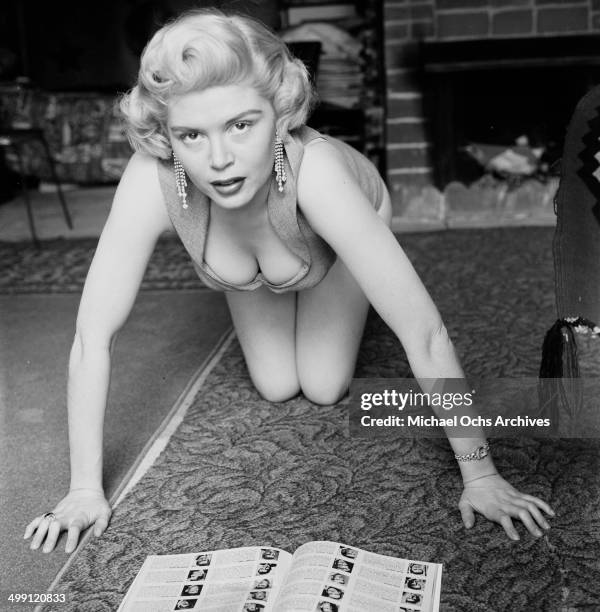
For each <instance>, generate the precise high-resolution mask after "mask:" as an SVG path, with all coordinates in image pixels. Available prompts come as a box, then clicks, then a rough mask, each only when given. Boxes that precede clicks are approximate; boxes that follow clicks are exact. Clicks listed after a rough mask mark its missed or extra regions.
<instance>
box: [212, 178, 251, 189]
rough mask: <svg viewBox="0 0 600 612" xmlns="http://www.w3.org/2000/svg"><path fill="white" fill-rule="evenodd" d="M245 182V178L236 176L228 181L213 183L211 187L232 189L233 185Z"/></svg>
mask: <svg viewBox="0 0 600 612" xmlns="http://www.w3.org/2000/svg"><path fill="white" fill-rule="evenodd" d="M243 180H244V179H243V177H241V176H236V177H234V178H230V179H226V180H223V181H212V182H211V185H213V186H214V187H230V186H231V185H235V184H236V183H239V182H240V181H243Z"/></svg>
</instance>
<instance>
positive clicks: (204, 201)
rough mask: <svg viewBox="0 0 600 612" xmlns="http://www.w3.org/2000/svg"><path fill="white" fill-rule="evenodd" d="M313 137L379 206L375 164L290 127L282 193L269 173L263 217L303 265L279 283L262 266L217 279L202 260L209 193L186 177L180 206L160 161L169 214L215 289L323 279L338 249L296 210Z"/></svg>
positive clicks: (301, 285) (295, 286)
mask: <svg viewBox="0 0 600 612" xmlns="http://www.w3.org/2000/svg"><path fill="white" fill-rule="evenodd" d="M317 138H323V139H325V140H327V141H328V142H330V143H331V144H333V145H334V146H335V147H336V149H338V150H339V151H340V152H341V153H342V155H343V157H344V159H345V161H346V163H347V164H348V166H349V168H350V169H351V171H352V173H353V174H354V176H355V177H356V179H357V181H358V184H359V186H360V188H361V190H362V191H363V193H364V194H365V195H366V196H367V198H368V199H369V201H370V202H371V203H372V205H373V207H374V208H375V209H379V206H380V205H381V201H382V198H383V194H384V193H385V191H384V189H385V186H384V184H383V180H382V179H381V176H380V175H379V172H378V171H377V169H376V168H375V166H374V165H373V164H372V163H371V162H370V161H369V160H368V159H367V158H366V157H364V156H363V155H362V154H361V153H359V152H358V151H356V150H355V149H353V148H352V147H350V146H349V145H347V144H346V143H344V142H342V141H340V140H338V139H336V138H332V137H331V136H324V135H321V134H320V133H319V132H317V131H315V130H313V129H311V128H309V127H306V126H303V127H301V128H299V129H297V130H294V131H293V132H291V133H290V134H289V135H288V136H287V137H286V138H285V140H284V143H283V144H284V149H285V156H284V158H285V159H284V163H285V169H286V173H287V181H286V183H285V184H284V189H283V192H280V191H278V188H277V183H276V182H275V178H273V180H272V182H271V186H270V189H269V195H268V197H267V216H268V219H269V222H270V224H271V226H272V227H273V229H274V231H275V233H276V234H277V236H278V237H279V238H280V239H281V241H282V242H283V244H284V245H286V247H287V248H288V249H289V250H290V251H291V252H292V253H293V254H294V255H296V256H297V257H298V258H299V259H300V261H301V262H302V265H301V267H300V270H299V271H298V273H297V274H296V275H295V276H294V277H292V278H290V279H289V280H287V281H285V282H283V283H277V284H276V283H270V282H269V281H268V280H267V279H265V278H264V277H263V275H262V273H261V272H260V270H259V272H258V274H257V275H256V277H255V278H254V280H252V281H250V282H249V283H245V284H243V285H235V284H232V283H229V282H227V281H225V280H223V279H222V278H219V276H218V275H217V274H216V273H215V272H214V271H213V270H212V268H211V267H210V266H209V265H208V264H207V263H206V261H205V260H204V249H205V244H206V236H207V234H208V228H209V224H210V200H209V198H208V197H207V196H206V195H204V194H203V193H201V192H200V191H199V190H198V189H197V188H196V187H195V186H194V184H193V183H192V182H191V181H188V187H187V202H188V208H186V209H184V208H183V206H182V205H181V200H180V198H179V196H178V195H177V186H176V183H175V173H174V170H173V160H172V159H168V160H158V177H159V181H160V186H161V189H162V192H163V196H164V198H165V202H166V206H167V211H168V213H169V217H170V218H171V222H172V223H173V226H174V228H175V231H176V232H177V234H178V235H179V237H180V239H181V241H182V243H183V246H184V247H185V249H186V250H187V252H188V253H189V254H190V256H191V258H192V262H193V264H194V268H195V269H196V272H197V273H198V276H199V277H200V279H201V280H202V282H204V284H206V285H207V286H208V287H210V288H212V289H216V290H218V291H252V290H254V289H257V288H258V287H261V286H263V285H264V286H266V287H267V288H269V289H270V290H271V291H273V292H275V293H283V292H285V291H301V290H303V289H308V288H310V287H314V286H315V285H317V284H318V283H319V282H320V281H321V280H322V279H323V278H324V276H325V275H326V274H327V272H328V270H329V268H330V267H331V265H332V264H333V262H334V261H335V259H336V254H335V252H334V251H333V249H332V248H331V247H330V246H329V245H328V244H327V242H325V241H324V240H323V239H322V238H321V237H320V236H318V235H317V234H316V233H315V232H314V231H313V230H312V228H311V227H310V225H309V224H308V222H307V221H306V219H305V218H304V215H303V214H302V211H301V210H299V209H298V205H297V198H296V179H297V176H298V170H299V168H300V164H301V162H302V156H303V153H304V147H305V145H306V144H307V143H309V142H310V141H312V140H315V139H317Z"/></svg>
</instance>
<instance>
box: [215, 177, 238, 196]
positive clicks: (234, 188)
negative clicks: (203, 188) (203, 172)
mask: <svg viewBox="0 0 600 612" xmlns="http://www.w3.org/2000/svg"><path fill="white" fill-rule="evenodd" d="M244 180H245V179H244V178H243V177H239V176H238V177H235V178H232V179H228V180H226V181H213V182H212V183H211V185H212V186H213V188H214V190H215V191H216V192H217V193H219V194H221V195H233V194H234V193H237V192H238V191H239V190H240V189H241V188H242V185H243V184H244Z"/></svg>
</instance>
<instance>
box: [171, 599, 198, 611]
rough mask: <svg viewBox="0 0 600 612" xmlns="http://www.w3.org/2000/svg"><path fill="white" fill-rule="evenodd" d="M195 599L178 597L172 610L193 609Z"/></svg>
mask: <svg viewBox="0 0 600 612" xmlns="http://www.w3.org/2000/svg"><path fill="white" fill-rule="evenodd" d="M197 601H198V600H197V599H180V600H179V601H178V602H177V603H176V604H175V608H173V609H174V610H193V609H194V606H195V605H196V602H197Z"/></svg>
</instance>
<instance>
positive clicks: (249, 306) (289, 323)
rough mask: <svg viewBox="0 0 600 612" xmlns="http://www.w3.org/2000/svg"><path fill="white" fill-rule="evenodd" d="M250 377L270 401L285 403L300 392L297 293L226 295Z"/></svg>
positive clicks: (267, 291) (269, 292)
mask: <svg viewBox="0 0 600 612" xmlns="http://www.w3.org/2000/svg"><path fill="white" fill-rule="evenodd" d="M225 296H226V299H227V304H228V306H229V311H230V312H231V317H232V319H233V324H234V326H235V331H236V333H237V337H238V340H239V342H240V345H241V347H242V351H243V353H244V358H245V359H246V365H247V366H248V371H249V372H250V378H252V382H253V383H254V386H255V387H256V388H257V390H258V392H259V393H260V394H261V395H262V396H263V397H264V398H265V399H266V400H269V401H270V402H283V401H285V400H287V399H289V398H291V397H293V396H294V395H297V394H298V392H299V390H300V385H299V383H298V375H297V374H296V355H295V329H296V293H294V292H291V293H283V294H276V293H273V292H272V291H269V290H268V289H267V288H266V287H261V288H260V289H257V290H256V291H240V292H227V293H226V294H225Z"/></svg>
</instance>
